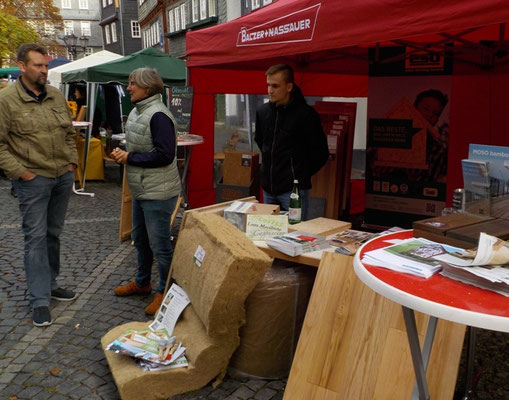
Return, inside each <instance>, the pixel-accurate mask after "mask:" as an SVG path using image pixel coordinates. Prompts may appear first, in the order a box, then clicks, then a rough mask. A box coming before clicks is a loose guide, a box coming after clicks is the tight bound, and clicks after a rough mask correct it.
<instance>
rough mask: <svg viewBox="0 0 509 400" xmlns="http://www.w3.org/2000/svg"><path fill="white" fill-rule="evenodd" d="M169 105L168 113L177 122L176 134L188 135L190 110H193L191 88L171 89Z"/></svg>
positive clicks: (177, 87)
mask: <svg viewBox="0 0 509 400" xmlns="http://www.w3.org/2000/svg"><path fill="white" fill-rule="evenodd" d="M169 105H170V111H171V113H172V114H173V116H174V117H175V119H176V121H177V132H178V134H179V135H188V134H189V129H190V127H191V110H192V108H193V87H192V86H175V87H171V88H170V98H169Z"/></svg>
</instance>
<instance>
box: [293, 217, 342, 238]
mask: <svg viewBox="0 0 509 400" xmlns="http://www.w3.org/2000/svg"><path fill="white" fill-rule="evenodd" d="M351 227H352V224H351V223H350V222H345V221H338V220H337V219H330V218H323V217H319V218H314V219H310V220H309V221H304V222H300V223H298V224H295V225H289V226H288V231H289V232H293V231H304V232H308V233H314V234H316V235H323V236H328V235H332V234H333V233H338V232H341V231H344V230H345V229H350V228H351Z"/></svg>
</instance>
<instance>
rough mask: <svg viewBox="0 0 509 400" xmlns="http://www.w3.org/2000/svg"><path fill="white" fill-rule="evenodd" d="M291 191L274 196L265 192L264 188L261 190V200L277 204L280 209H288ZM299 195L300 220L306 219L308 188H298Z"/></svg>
mask: <svg viewBox="0 0 509 400" xmlns="http://www.w3.org/2000/svg"><path fill="white" fill-rule="evenodd" d="M291 193H292V192H286V193H282V194H279V195H277V196H274V195H272V194H270V193H267V192H266V191H265V190H264V191H263V202H264V203H265V204H279V206H280V207H281V210H284V211H288V209H289V208H290V194H291ZM299 193H300V197H302V214H301V219H302V221H306V220H307V219H308V208H309V190H302V189H301V190H299Z"/></svg>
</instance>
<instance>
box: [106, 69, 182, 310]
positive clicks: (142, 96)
mask: <svg viewBox="0 0 509 400" xmlns="http://www.w3.org/2000/svg"><path fill="white" fill-rule="evenodd" d="M127 90H128V91H129V93H130V95H131V101H132V102H133V104H134V106H135V107H134V109H133V110H132V111H131V113H130V114H129V117H128V119H127V123H126V128H125V130H126V151H124V150H122V149H119V148H116V149H115V150H113V152H112V153H111V156H112V157H113V158H114V159H115V161H117V162H118V163H121V164H126V166H127V167H126V171H127V172H126V173H127V175H126V176H127V182H128V184H129V189H130V191H131V195H132V197H133V210H132V215H133V229H132V233H131V237H132V239H133V241H134V246H135V247H136V251H137V256H138V257H137V258H138V271H137V273H136V277H135V278H134V279H133V280H131V281H130V282H129V283H127V284H125V285H122V286H119V287H117V288H116V289H115V294H116V295H117V296H128V295H133V294H149V293H150V292H151V290H152V286H151V273H152V263H153V261H154V257H155V258H156V260H157V265H158V270H159V285H158V287H157V291H156V295H155V297H154V300H153V301H152V303H151V304H150V305H149V306H147V307H146V308H145V312H146V313H147V314H149V315H153V314H155V313H156V312H157V310H158V309H159V307H160V306H161V302H162V299H163V292H164V288H165V285H166V280H167V278H168V271H169V269H170V264H171V260H172V257H173V248H172V246H171V243H170V217H171V214H172V213H173V210H174V208H175V204H176V201H177V197H178V196H179V194H180V188H181V184H180V177H179V173H178V169H177V159H176V147H177V132H176V124H175V119H174V118H173V116H172V115H171V113H170V111H169V110H168V108H167V107H166V106H165V105H164V103H163V102H162V97H161V95H162V93H163V90H164V86H163V81H162V79H161V77H160V76H159V73H158V72H157V70H155V69H153V68H138V69H136V70H134V71H133V72H132V73H131V75H130V76H129V86H128V87H127Z"/></svg>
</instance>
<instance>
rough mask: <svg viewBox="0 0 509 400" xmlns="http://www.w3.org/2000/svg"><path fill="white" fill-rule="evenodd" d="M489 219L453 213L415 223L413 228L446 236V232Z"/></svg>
mask: <svg viewBox="0 0 509 400" xmlns="http://www.w3.org/2000/svg"><path fill="white" fill-rule="evenodd" d="M491 219H493V218H492V217H486V216H481V215H474V214H468V213H455V214H449V215H443V216H440V217H434V218H427V219H423V220H420V221H415V222H414V223H413V228H414V229H420V230H422V231H428V232H431V233H435V234H437V235H446V232H447V231H450V230H451V229H455V228H460V227H464V226H468V225H473V224H478V223H479V222H484V221H488V220H491Z"/></svg>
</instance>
